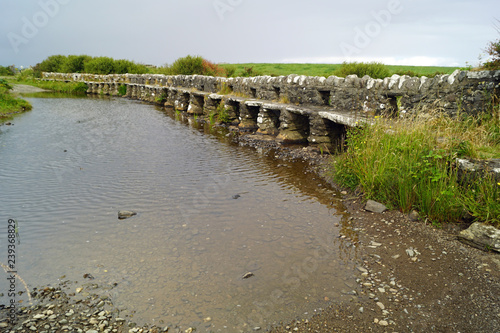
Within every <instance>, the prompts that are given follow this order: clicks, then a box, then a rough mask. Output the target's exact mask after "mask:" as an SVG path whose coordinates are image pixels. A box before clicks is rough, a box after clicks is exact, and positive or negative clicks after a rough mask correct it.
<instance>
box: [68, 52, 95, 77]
mask: <svg viewBox="0 0 500 333" xmlns="http://www.w3.org/2000/svg"><path fill="white" fill-rule="evenodd" d="M91 59H92V57H91V56H88V55H79V56H77V55H70V56H68V57H67V58H66V61H65V62H64V63H63V64H62V66H61V69H60V71H61V73H83V72H84V71H85V63H86V62H87V61H90V60H91Z"/></svg>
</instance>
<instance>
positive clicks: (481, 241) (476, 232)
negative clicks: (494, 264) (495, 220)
mask: <svg viewBox="0 0 500 333" xmlns="http://www.w3.org/2000/svg"><path fill="white" fill-rule="evenodd" d="M458 239H459V240H460V241H461V242H463V243H465V244H468V245H470V246H473V247H476V248H479V249H481V250H492V251H496V252H500V230H498V229H497V228H495V227H493V226H490V225H485V224H483V223H480V222H476V223H473V224H472V225H471V226H470V227H469V228H468V229H465V230H462V231H461V232H460V234H459V235H458Z"/></svg>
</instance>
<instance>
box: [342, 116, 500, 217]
mask: <svg viewBox="0 0 500 333" xmlns="http://www.w3.org/2000/svg"><path fill="white" fill-rule="evenodd" d="M499 126H500V124H499V119H498V117H490V118H488V119H485V118H484V117H483V118H472V117H469V118H467V119H465V120H462V121H460V120H456V119H451V118H448V117H445V116H440V115H433V116H420V117H415V118H414V119H399V120H395V121H394V120H386V119H382V118H378V119H377V120H376V122H375V124H374V125H372V126H370V125H367V126H366V127H363V128H354V129H351V130H350V131H348V134H347V140H346V141H347V151H346V152H345V153H344V154H342V155H339V156H337V157H335V158H334V164H333V168H332V170H333V171H332V175H333V177H334V179H335V180H336V181H338V182H339V183H341V184H343V185H344V186H347V187H350V188H352V189H359V190H361V191H363V192H364V193H365V195H366V197H368V198H370V199H373V200H378V201H381V202H383V203H385V204H386V205H388V206H389V207H391V208H394V209H400V210H401V211H403V212H408V211H410V210H412V209H416V210H418V211H419V212H420V213H421V214H422V215H425V216H426V217H427V218H428V219H429V220H430V221H432V222H434V223H443V222H456V221H459V220H460V219H462V218H463V217H465V216H467V215H468V214H470V215H472V216H473V217H474V218H476V219H478V220H482V221H486V222H489V223H492V224H496V225H500V197H499V190H500V185H498V184H496V183H495V182H493V181H492V180H491V179H485V178H483V179H479V180H477V181H476V182H475V183H474V184H469V185H467V186H462V185H459V184H458V182H457V180H458V174H457V169H456V167H455V160H456V158H457V157H473V158H474V157H483V151H487V152H489V154H490V156H488V157H497V158H498V157H500V156H499V155H500V142H499V140H498V137H497V136H495V135H491V133H492V132H495V131H496V132H498V130H499ZM491 152H496V154H491Z"/></svg>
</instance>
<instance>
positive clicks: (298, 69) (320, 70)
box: [219, 63, 458, 77]
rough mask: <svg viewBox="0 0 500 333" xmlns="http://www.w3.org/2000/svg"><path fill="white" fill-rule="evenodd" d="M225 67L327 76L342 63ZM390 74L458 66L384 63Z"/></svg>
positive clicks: (237, 70) (448, 70)
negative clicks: (394, 64) (393, 64)
mask: <svg viewBox="0 0 500 333" xmlns="http://www.w3.org/2000/svg"><path fill="white" fill-rule="evenodd" d="M219 65H220V66H221V67H223V68H225V69H231V70H234V74H233V76H248V75H247V74H246V73H247V72H248V70H249V69H252V70H251V72H252V74H253V75H270V76H281V75H284V76H286V75H290V74H298V75H308V76H324V77H328V76H330V75H333V73H334V72H335V71H336V70H338V69H339V68H340V67H341V66H342V64H277V63H276V64H274V63H242V64H219ZM386 66H387V67H388V69H389V71H390V75H392V74H396V73H397V74H399V75H402V74H412V75H416V76H423V75H425V76H433V75H435V74H436V73H442V74H451V73H453V72H454V71H455V70H456V69H458V67H435V66H392V65H386Z"/></svg>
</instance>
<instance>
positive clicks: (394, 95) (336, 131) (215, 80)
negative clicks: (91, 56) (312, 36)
mask: <svg viewBox="0 0 500 333" xmlns="http://www.w3.org/2000/svg"><path fill="white" fill-rule="evenodd" d="M43 79H44V80H58V81H67V82H70V81H73V82H85V83H87V84H88V86H89V89H88V93H92V94H105V95H114V96H116V95H119V89H120V87H121V86H125V87H126V96H127V97H129V98H134V99H141V100H144V101H149V102H153V103H159V104H162V105H165V106H170V107H174V108H176V109H177V110H179V111H185V112H187V113H190V114H199V115H201V114H206V115H208V114H215V113H220V112H221V111H223V112H224V113H225V114H226V118H227V121H228V122H231V123H232V124H233V125H237V126H238V127H239V128H240V129H242V130H257V131H258V132H260V133H263V134H268V135H274V136H276V137H277V138H278V139H279V140H282V141H284V142H290V143H295V142H309V143H310V144H324V145H327V146H335V145H337V144H338V143H339V142H340V141H341V140H342V137H343V133H345V127H346V126H356V125H357V124H359V123H361V122H369V121H370V119H371V118H373V117H374V116H376V115H381V114H385V115H392V116H404V115H405V114H415V113H418V112H429V111H435V110H438V111H442V112H445V113H447V114H449V115H452V116H453V115H456V114H458V113H466V114H471V115H473V114H478V113H480V112H484V111H486V110H487V109H488V107H489V106H490V104H491V103H492V102H496V98H497V97H496V96H497V94H500V71H482V72H471V71H459V70H457V71H455V72H454V73H453V74H451V75H438V76H436V77H434V78H427V77H420V78H418V77H409V76H399V75H393V76H392V77H388V78H385V79H383V80H382V79H372V78H370V77H369V76H365V77H362V78H359V77H357V76H356V75H350V76H348V77H346V78H339V77H335V76H331V77H328V78H325V77H310V76H299V75H288V76H279V77H270V76H258V77H250V78H241V77H238V78H221V77H209V76H200V75H175V76H166V75H151V74H140V75H139V74H123V75H118V74H114V75H93V74H62V73H43ZM122 89H123V88H122Z"/></svg>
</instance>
